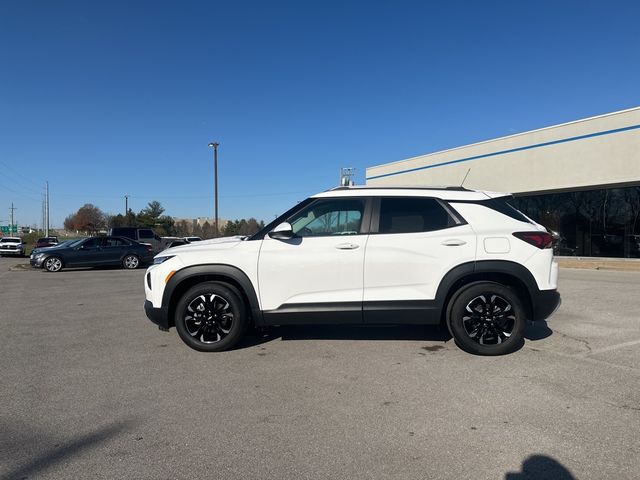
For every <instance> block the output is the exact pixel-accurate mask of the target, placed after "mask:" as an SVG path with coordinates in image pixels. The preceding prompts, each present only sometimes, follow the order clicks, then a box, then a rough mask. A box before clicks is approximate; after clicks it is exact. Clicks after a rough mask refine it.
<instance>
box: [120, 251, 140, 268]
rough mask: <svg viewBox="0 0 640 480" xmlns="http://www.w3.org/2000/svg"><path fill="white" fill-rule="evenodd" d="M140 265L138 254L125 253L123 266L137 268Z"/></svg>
mask: <svg viewBox="0 0 640 480" xmlns="http://www.w3.org/2000/svg"><path fill="white" fill-rule="evenodd" d="M139 266H140V259H139V258H138V256H137V255H132V254H130V255H125V257H124V258H123V259H122V268H125V269H127V270H135V269H136V268H138V267H139Z"/></svg>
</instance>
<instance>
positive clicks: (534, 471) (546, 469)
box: [504, 455, 576, 480]
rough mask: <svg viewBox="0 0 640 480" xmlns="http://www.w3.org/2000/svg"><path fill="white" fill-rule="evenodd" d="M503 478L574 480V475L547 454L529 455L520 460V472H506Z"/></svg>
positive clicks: (506, 479)
mask: <svg viewBox="0 0 640 480" xmlns="http://www.w3.org/2000/svg"><path fill="white" fill-rule="evenodd" d="M504 480H576V477H574V476H573V474H572V473H571V472H570V471H569V469H568V468H566V467H565V466H564V465H562V464H561V463H560V462H558V461H557V460H555V459H553V458H551V457H549V456H547V455H531V456H530V457H528V458H526V459H525V460H524V461H523V462H522V471H521V472H507V473H506V474H505V476H504Z"/></svg>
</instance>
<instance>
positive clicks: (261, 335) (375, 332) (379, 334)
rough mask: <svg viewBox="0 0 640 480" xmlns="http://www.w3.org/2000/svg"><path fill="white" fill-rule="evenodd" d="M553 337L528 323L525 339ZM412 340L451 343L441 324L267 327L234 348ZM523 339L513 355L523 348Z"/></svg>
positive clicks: (544, 326)
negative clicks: (282, 343)
mask: <svg viewBox="0 0 640 480" xmlns="http://www.w3.org/2000/svg"><path fill="white" fill-rule="evenodd" d="M552 334H553V330H551V329H550V328H549V326H548V325H547V322H546V321H540V322H534V323H528V324H527V326H526V327H525V331H524V338H525V339H526V340H530V341H536V340H542V339H545V338H547V337H549V336H551V335H552ZM277 339H280V340H283V341H289V340H369V341H371V340H373V341H384V340H409V341H433V342H443V343H445V342H448V341H449V340H451V339H452V338H451V334H450V333H449V331H448V330H447V329H446V328H445V327H442V326H439V325H290V326H279V327H267V328H263V329H257V330H254V331H252V332H251V333H249V334H248V335H247V336H246V337H245V338H244V339H243V340H242V341H241V342H240V343H239V344H238V345H237V346H236V347H235V349H243V348H251V347H254V346H256V345H262V344H263V343H268V342H271V341H273V340H277ZM524 344H525V342H524V340H523V341H522V342H520V343H519V344H518V345H517V346H516V347H515V348H514V350H513V351H514V352H516V351H518V350H520V349H521V348H522V347H523V346H524Z"/></svg>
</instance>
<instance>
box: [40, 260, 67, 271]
mask: <svg viewBox="0 0 640 480" xmlns="http://www.w3.org/2000/svg"><path fill="white" fill-rule="evenodd" d="M62 266H63V265H62V259H61V258H59V257H47V258H46V259H45V261H44V264H43V267H44V269H45V270H46V271H48V272H59V271H60V270H62Z"/></svg>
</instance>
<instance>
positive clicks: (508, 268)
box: [436, 260, 540, 318]
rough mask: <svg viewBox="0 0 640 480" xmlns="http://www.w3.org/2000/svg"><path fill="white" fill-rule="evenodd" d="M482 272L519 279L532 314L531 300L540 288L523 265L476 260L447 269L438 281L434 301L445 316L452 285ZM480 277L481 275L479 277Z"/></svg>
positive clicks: (452, 293)
mask: <svg viewBox="0 0 640 480" xmlns="http://www.w3.org/2000/svg"><path fill="white" fill-rule="evenodd" d="M482 274H502V275H509V276H511V277H514V278H515V279H517V280H518V281H520V282H521V283H522V284H523V285H524V287H525V289H526V291H527V293H528V294H529V295H528V297H529V298H526V299H523V300H525V301H526V303H527V305H526V307H527V308H528V309H529V315H530V316H533V314H534V312H533V311H532V309H533V302H534V300H535V299H536V298H537V297H538V295H539V294H540V289H539V288H538V284H537V283H536V280H535V278H534V277H533V274H532V273H531V272H530V271H529V269H527V267H525V266H524V265H521V264H519V263H516V262H512V261H509V260H478V261H475V262H466V263H463V264H461V265H458V266H456V267H454V268H452V269H451V270H449V271H448V272H447V273H446V274H445V276H444V277H443V278H442V280H441V281H440V285H438V290H437V292H436V302H437V304H438V306H439V307H440V308H441V309H442V312H443V314H445V318H446V317H447V316H448V315H447V310H448V303H449V301H450V300H451V298H452V297H453V295H454V294H455V291H452V289H453V287H454V286H455V285H456V283H458V282H459V281H461V280H463V279H464V278H465V277H471V278H473V277H478V276H481V275H482ZM479 278H481V277H479Z"/></svg>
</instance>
